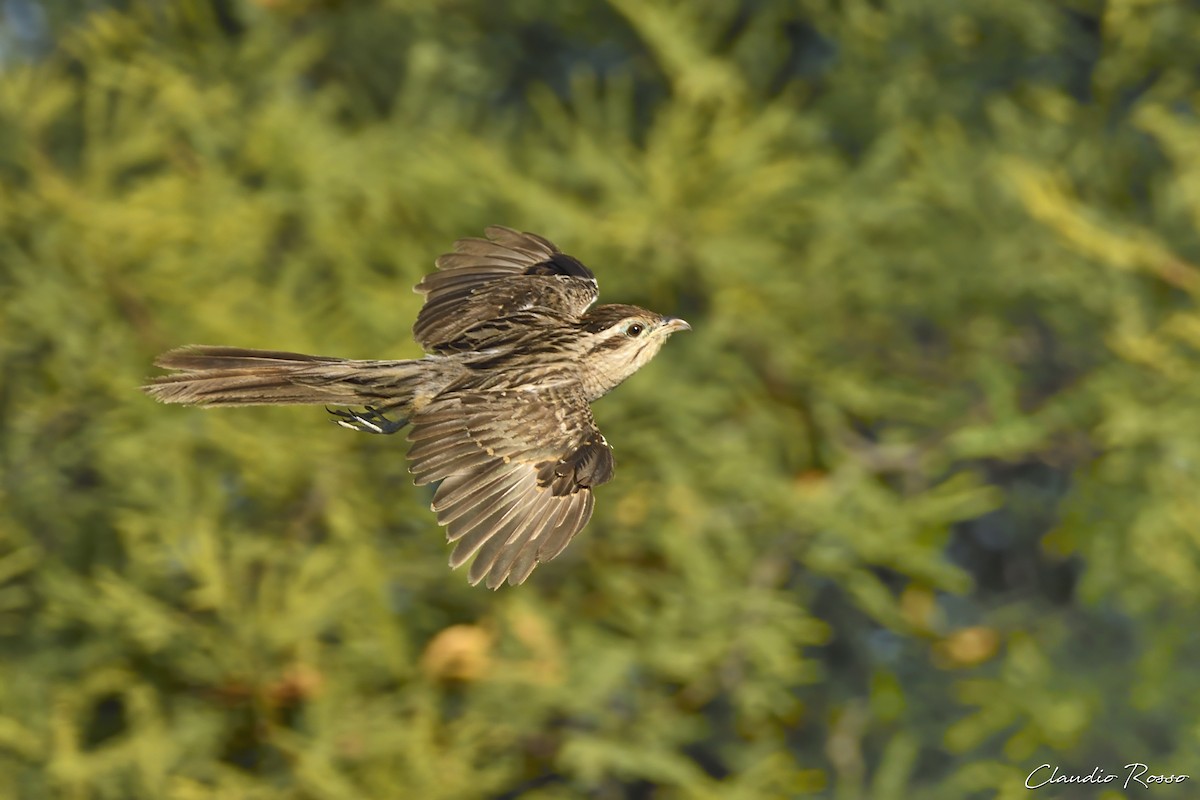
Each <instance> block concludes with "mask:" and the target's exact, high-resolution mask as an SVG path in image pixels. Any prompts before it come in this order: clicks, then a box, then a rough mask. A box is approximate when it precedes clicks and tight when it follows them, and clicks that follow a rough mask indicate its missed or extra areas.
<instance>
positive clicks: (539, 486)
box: [143, 226, 689, 589]
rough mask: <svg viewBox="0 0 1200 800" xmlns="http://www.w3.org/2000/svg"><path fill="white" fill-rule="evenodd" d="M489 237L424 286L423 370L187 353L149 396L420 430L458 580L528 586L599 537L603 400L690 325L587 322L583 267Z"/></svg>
mask: <svg viewBox="0 0 1200 800" xmlns="http://www.w3.org/2000/svg"><path fill="white" fill-rule="evenodd" d="M487 237H488V238H487V239H461V240H459V241H458V242H456V243H455V247H454V252H453V253H448V254H446V255H443V256H441V257H439V258H438V259H437V267H438V271H437V272H434V273H431V274H429V275H427V276H426V277H425V278H424V279H423V280H422V281H421V282H420V283H418V284H417V286H416V289H415V291H417V292H418V293H420V294H423V295H424V296H425V304H424V306H423V307H422V308H421V312H420V314H419V315H418V316H417V321H416V324H415V325H414V326H413V335H414V337H415V338H416V340H417V342H418V343H420V344H421V345H422V346H423V347H424V348H425V350H426V351H427V352H428V355H426V356H425V357H424V358H421V359H416V360H408V361H352V360H349V359H343V358H329V357H325V356H309V355H301V354H299V353H287V352H280V351H274V350H249V349H243V348H237V347H208V346H189V347H182V348H179V349H177V350H171V351H169V352H167V353H164V354H163V355H161V356H159V357H158V359H157V360H156V361H155V362H154V363H155V364H156V365H158V366H160V367H165V368H168V369H172V370H176V372H174V373H172V374H170V375H164V376H161V377H158V378H154V379H152V382H151V383H150V384H149V385H148V386H145V387H143V388H144V390H145V391H146V392H147V393H148V394H150V395H151V396H153V397H154V398H156V399H158V400H160V401H162V402H164V403H183V404H186V405H201V406H237V405H263V404H308V403H311V404H324V405H343V406H359V405H363V406H366V411H364V412H361V413H358V412H352V411H331V412H330V413H331V414H334V416H335V421H336V422H337V423H338V424H339V425H342V426H344V427H347V428H350V429H352V430H358V431H365V432H369V433H395V432H397V431H399V430H400V429H401V428H403V427H405V426H406V425H411V426H412V427H411V430H410V431H409V434H408V439H409V441H410V442H411V445H412V446H411V447H410V448H409V452H408V458H409V461H410V470H411V472H412V473H413V475H414V477H415V481H416V483H417V484H418V485H424V484H430V483H436V482H438V481H440V482H441V485H440V486H438V488H437V491H436V492H435V493H434V496H433V505H432V507H433V510H434V511H435V512H436V513H437V519H438V523H439V524H440V525H444V526H445V527H446V529H447V537H448V538H449V540H450V541H452V542H456V543H457V544H456V546H455V548H454V551H453V553H452V554H451V556H450V565H451V566H452V567H458V566H460V565H462V564H463V563H465V562H466V561H467V560H469V559H470V558H471V557H472V556H474V558H475V560H474V562H473V563H472V564H471V568H470V570H469V573H468V575H469V578H470V581H471V583H473V584H474V583H478V582H479V581H485V582H486V585H487V586H488V587H489V588H493V589H494V588H497V587H499V586H500V585H501V584H502V583H504V581H505V580H506V579H507V581H508V582H509V583H510V584H513V585H515V584H519V583H522V582H523V581H524V580H525V579H526V578H527V577H529V573H530V572H532V571H533V568H534V567H535V566H537V564H538V563H540V562H543V561H549V560H550V559H552V558H554V557H555V556H556V555H558V554H559V553H560V552H562V550H563V548H564V547H566V546H567V544H568V543H569V542H570V541H571V539H572V538H573V537H574V536H575V534H577V533H578V532H579V531H580V530H581V529H582V528H583V526H584V525H586V524H587V522H588V520H589V519H590V518H591V515H592V509H593V505H594V498H593V496H592V490H593V488H595V487H596V486H599V485H600V484H602V483H605V482H607V481H609V480H611V479H612V476H613V467H614V464H613V457H612V450H611V449H610V448H609V446H608V442H607V441H606V440H605V438H604V436H603V435H602V434H601V433H600V431H599V430H598V429H597V428H596V424H595V421H594V420H593V419H592V412H591V407H590V403H591V401H593V400H596V399H597V398H599V397H602V396H603V395H604V394H606V393H607V392H609V391H610V390H612V389H613V388H614V387H615V386H617V385H618V384H620V383H621V382H622V381H624V380H625V379H626V378H628V377H629V376H630V375H632V374H633V373H634V372H636V371H637V370H638V369H640V368H641V367H642V365H644V364H646V363H647V362H648V361H650V359H652V358H653V357H654V356H655V354H657V353H658V351H659V349H660V348H661V347H662V345H663V343H664V342H665V341H666V340H667V338H669V337H670V335H671V334H672V333H674V332H675V331H679V330H687V329H688V328H689V326H688V324H687V323H686V322H684V321H683V320H680V319H675V318H672V317H664V316H662V315H660V314H655V313H654V312H651V311H646V310H645V309H641V308H638V307H636V306H627V305H603V306H597V307H595V308H592V309H591V310H588V309H589V308H590V307H591V305H592V304H593V303H594V302H595V301H596V298H597V296H598V292H597V286H596V278H595V276H594V275H593V274H592V272H591V270H589V269H588V268H587V267H585V266H584V265H583V264H581V263H580V262H579V261H577V260H576V259H574V258H572V257H571V256H568V255H566V254H565V253H562V252H560V251H559V250H558V248H557V247H555V246H554V245H553V244H551V243H550V242H549V241H547V240H546V239H543V238H542V237H540V236H537V235H535V234H532V233H520V232H518V231H514V230H511V229H509V228H503V227H499V226H496V227H491V228H488V229H487ZM392 413H394V414H396V415H398V419H395V420H393V419H391V418H389V416H388V415H389V414H392Z"/></svg>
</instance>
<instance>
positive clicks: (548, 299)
mask: <svg viewBox="0 0 1200 800" xmlns="http://www.w3.org/2000/svg"><path fill="white" fill-rule="evenodd" d="M485 233H486V234H487V237H488V238H487V239H475V238H472V239H460V240H459V241H457V242H455V243H454V252H453V253H446V254H444V255H441V256H439V257H438V258H437V260H436V262H435V263H436V265H437V268H438V271H437V272H434V273H431V274H429V275H426V276H425V277H424V278H423V279H422V280H421V282H420V283H418V284H417V285H416V287H415V291H416V292H418V293H419V294H423V295H425V305H424V306H423V307H422V308H421V312H420V314H418V316H417V321H416V324H415V325H414V326H413V336H414V337H415V338H416V340H417V341H418V342H419V343H420V344H421V345H422V346H423V347H425V348H426V349H427V350H430V351H433V352H445V351H447V350H453V349H455V348H454V343H455V342H456V341H457V340H458V339H459V338H460V337H462V336H463V334H465V333H466V332H467V331H469V330H470V329H471V328H473V327H475V326H477V325H480V324H482V323H486V322H489V321H491V320H494V319H498V318H501V317H504V316H507V315H509V314H512V313H514V312H517V311H520V310H525V309H530V308H542V309H545V310H546V311H548V312H551V313H552V314H555V315H559V316H566V317H570V318H577V317H579V316H580V315H581V314H583V312H584V311H586V310H587V309H588V307H589V306H590V305H591V304H592V303H594V302H595V301H596V298H597V297H598V289H597V285H596V276H595V275H594V274H593V273H592V271H591V270H590V269H588V268H587V267H585V266H584V265H583V264H581V263H580V262H579V261H578V260H576V259H574V258H572V257H571V256H568V255H566V254H565V253H563V252H562V251H560V250H559V249H558V248H557V247H555V246H554V244H553V243H551V242H550V241H548V240H547V239H544V238H542V237H541V236H538V235H536V234H533V233H521V232H519V231H515V230H512V229H511V228H503V227H499V226H493V227H490V228H487V229H486V231H485Z"/></svg>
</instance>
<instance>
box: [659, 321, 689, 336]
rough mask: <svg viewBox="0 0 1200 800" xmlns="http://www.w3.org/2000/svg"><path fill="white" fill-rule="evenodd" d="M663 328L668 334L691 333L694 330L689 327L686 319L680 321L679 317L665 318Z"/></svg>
mask: <svg viewBox="0 0 1200 800" xmlns="http://www.w3.org/2000/svg"><path fill="white" fill-rule="evenodd" d="M662 327H663V330H665V331H666V332H667V333H675V332H676V331H690V330H691V329H692V326H691V325H688V323H687V320H686V319H680V318H679V317H664V318H663V323H662Z"/></svg>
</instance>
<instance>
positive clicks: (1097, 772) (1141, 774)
mask: <svg viewBox="0 0 1200 800" xmlns="http://www.w3.org/2000/svg"><path fill="white" fill-rule="evenodd" d="M1124 770H1125V771H1124V772H1107V771H1106V770H1104V769H1101V768H1100V767H1096V768H1095V769H1094V770H1092V771H1091V772H1089V773H1087V774H1086V775H1071V774H1068V773H1065V772H1060V771H1059V769H1058V767H1052V766H1050V765H1049V764H1042V765H1041V766H1040V767H1038V768H1036V769H1035V770H1034V771H1033V772H1031V773H1029V776H1028V777H1027V778H1025V788H1026V789H1040V788H1041V787H1043V786H1056V785H1058V784H1063V783H1113V782H1114V781H1121V788H1122V789H1128V788H1129V787H1130V786H1137V785H1138V784H1141V785H1142V786H1144V787H1145V788H1147V789H1149V788H1150V787H1151V786H1154V785H1155V784H1164V783H1183V782H1184V781H1186V780H1187V779H1188V778H1190V777H1191V776H1190V775H1153V774H1151V773H1150V767H1148V766H1146V765H1145V764H1139V763H1137V762H1134V763H1133V764H1126V765H1125V767H1124ZM1122 778H1123V779H1124V780H1122Z"/></svg>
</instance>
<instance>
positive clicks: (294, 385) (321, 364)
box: [142, 345, 426, 416]
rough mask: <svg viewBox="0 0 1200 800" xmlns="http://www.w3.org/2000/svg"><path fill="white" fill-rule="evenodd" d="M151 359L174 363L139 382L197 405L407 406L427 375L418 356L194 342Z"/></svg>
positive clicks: (160, 395)
mask: <svg viewBox="0 0 1200 800" xmlns="http://www.w3.org/2000/svg"><path fill="white" fill-rule="evenodd" d="M154 363H155V365H156V366H159V367H165V368H167V369H172V370H177V371H176V372H174V373H172V374H170V375H162V376H159V377H157V378H152V379H151V381H150V383H149V384H147V385H146V386H143V387H142V390H143V391H145V392H146V394H148V395H150V396H151V397H153V398H154V399H156V400H158V401H160V402H163V403H182V404H184V405H192V406H253V405H309V404H311V405H373V406H381V407H387V408H392V409H402V410H404V411H406V412H407V411H408V410H410V409H411V406H412V404H413V402H414V399H415V398H416V396H417V395H418V394H420V393H421V388H422V386H423V384H424V383H426V380H425V379H426V375H425V373H426V370H425V369H424V367H425V366H426V364H425V362H424V361H420V360H417V361H352V360H349V359H345V358H330V357H328V356H309V355H303V354H301V353H285V352H280V351H276V350H249V349H245V348H241V347H209V346H205V345H191V346H188V347H181V348H178V349H176V350H170V351H168V352H166V353H163V354H162V355H161V356H159V357H158V358H157V359H155V361H154ZM406 416H407V414H406Z"/></svg>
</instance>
